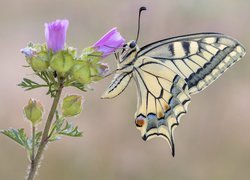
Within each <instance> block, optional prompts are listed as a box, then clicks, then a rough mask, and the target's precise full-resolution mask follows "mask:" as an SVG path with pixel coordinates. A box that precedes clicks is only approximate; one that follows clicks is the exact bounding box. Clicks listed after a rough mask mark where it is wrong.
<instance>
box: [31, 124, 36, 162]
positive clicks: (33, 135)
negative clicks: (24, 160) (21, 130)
mask: <svg viewBox="0 0 250 180" xmlns="http://www.w3.org/2000/svg"><path fill="white" fill-rule="evenodd" d="M35 138H36V127H35V125H34V124H32V149H31V158H30V159H31V161H34V159H35Z"/></svg>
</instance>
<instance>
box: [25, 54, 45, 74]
mask: <svg viewBox="0 0 250 180" xmlns="http://www.w3.org/2000/svg"><path fill="white" fill-rule="evenodd" d="M29 62H30V66H31V67H32V69H33V70H34V71H35V72H42V71H46V70H47V69H48V67H49V57H48V53H47V52H43V51H42V52H39V53H37V54H36V55H34V56H33V57H31V58H30V60H29Z"/></svg>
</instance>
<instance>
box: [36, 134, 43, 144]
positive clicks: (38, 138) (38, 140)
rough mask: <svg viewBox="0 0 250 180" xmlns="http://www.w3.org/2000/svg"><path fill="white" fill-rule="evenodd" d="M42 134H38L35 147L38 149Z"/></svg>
mask: <svg viewBox="0 0 250 180" xmlns="http://www.w3.org/2000/svg"><path fill="white" fill-rule="evenodd" d="M42 134H43V132H42V131H39V132H37V133H36V136H35V146H36V147H38V146H39V144H40V142H41V139H42Z"/></svg>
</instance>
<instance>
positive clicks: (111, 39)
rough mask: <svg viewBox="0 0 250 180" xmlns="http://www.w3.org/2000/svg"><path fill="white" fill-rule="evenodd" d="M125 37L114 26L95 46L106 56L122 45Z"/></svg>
mask: <svg viewBox="0 0 250 180" xmlns="http://www.w3.org/2000/svg"><path fill="white" fill-rule="evenodd" d="M124 42H125V39H124V38H123V37H122V36H121V34H120V33H119V32H118V31H117V28H112V29H111V30H110V31H109V32H107V33H106V34H105V35H104V36H103V37H101V39H99V40H98V41H97V42H96V43H95V44H94V45H93V47H94V48H96V49H97V51H99V52H102V53H103V54H102V57H103V58H105V57H107V56H108V55H110V54H111V53H113V52H115V51H116V50H117V49H118V48H120V47H122V46H123V44H124Z"/></svg>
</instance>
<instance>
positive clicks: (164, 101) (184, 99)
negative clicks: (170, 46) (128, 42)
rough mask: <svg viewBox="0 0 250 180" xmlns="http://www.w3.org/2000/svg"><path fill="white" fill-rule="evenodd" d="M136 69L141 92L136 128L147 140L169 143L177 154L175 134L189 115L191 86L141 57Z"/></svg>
mask: <svg viewBox="0 0 250 180" xmlns="http://www.w3.org/2000/svg"><path fill="white" fill-rule="evenodd" d="M134 67H135V69H134V71H133V77H134V79H135V82H136V85H137V92H138V100H137V112H136V114H135V118H136V120H135V123H136V126H137V128H138V129H139V130H140V131H141V135H142V138H143V139H144V140H148V139H151V138H154V137H163V138H164V139H166V140H167V141H168V142H169V144H170V146H171V148H172V152H173V154H174V142H173V139H174V138H173V130H174V127H175V126H176V125H178V124H179V119H180V116H181V115H183V114H185V113H186V112H187V105H188V103H189V101H190V96H189V92H188V86H187V84H186V82H185V81H184V80H183V78H181V77H180V76H179V75H178V74H176V73H175V72H174V71H172V70H171V69H170V68H168V67H167V66H166V65H164V63H161V62H159V61H158V60H155V59H153V58H149V57H141V58H139V59H137V60H136V63H135V65H134Z"/></svg>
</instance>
